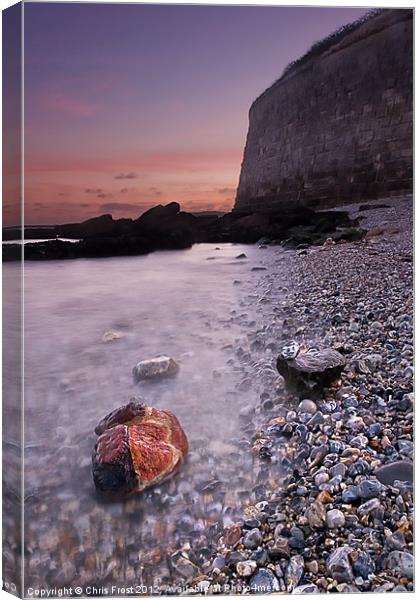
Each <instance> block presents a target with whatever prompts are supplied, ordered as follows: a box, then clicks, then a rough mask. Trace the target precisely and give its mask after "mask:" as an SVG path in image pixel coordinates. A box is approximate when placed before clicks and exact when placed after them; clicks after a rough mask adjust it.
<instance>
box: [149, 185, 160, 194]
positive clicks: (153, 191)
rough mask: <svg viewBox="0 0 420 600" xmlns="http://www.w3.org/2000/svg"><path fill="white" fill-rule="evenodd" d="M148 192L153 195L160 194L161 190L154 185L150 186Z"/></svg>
mask: <svg viewBox="0 0 420 600" xmlns="http://www.w3.org/2000/svg"><path fill="white" fill-rule="evenodd" d="M150 192H151V194H152V195H153V196H162V192H161V191H160V190H158V188H156V187H151V188H150Z"/></svg>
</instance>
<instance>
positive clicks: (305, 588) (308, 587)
mask: <svg viewBox="0 0 420 600" xmlns="http://www.w3.org/2000/svg"><path fill="white" fill-rule="evenodd" d="M319 593H320V592H319V588H318V587H317V586H316V585H315V584H314V583H305V584H304V585H298V586H297V587H295V589H294V590H293V591H292V594H319Z"/></svg>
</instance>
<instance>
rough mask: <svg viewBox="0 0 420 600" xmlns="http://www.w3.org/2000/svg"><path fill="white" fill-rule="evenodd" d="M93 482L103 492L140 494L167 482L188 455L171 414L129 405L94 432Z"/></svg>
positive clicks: (111, 415) (182, 435)
mask: <svg viewBox="0 0 420 600" xmlns="http://www.w3.org/2000/svg"><path fill="white" fill-rule="evenodd" d="M95 433H96V434H98V435H99V437H98V439H97V441H96V444H95V449H94V452H93V457H92V463H93V479H94V482H95V486H96V487H97V488H98V489H99V490H101V491H104V492H120V493H128V492H141V491H143V490H144V489H145V488H147V487H150V486H152V485H156V484H159V483H162V482H163V481H165V480H166V479H168V478H169V477H170V476H171V475H172V474H173V473H174V472H175V471H176V470H177V469H178V468H179V467H180V465H181V463H182V462H183V460H184V458H185V456H186V455H187V452H188V440H187V437H186V435H185V433H184V431H183V430H182V428H181V425H180V424H179V422H178V419H177V418H176V417H175V415H173V414H172V413H171V412H169V411H166V410H158V409H157V408H152V407H149V406H145V405H144V404H142V403H138V402H130V403H129V404H127V405H125V406H122V407H120V408H118V409H117V410H115V411H113V412H111V413H110V414H109V415H107V416H106V417H105V418H104V419H102V421H101V422H100V423H99V425H98V426H97V427H96V429H95Z"/></svg>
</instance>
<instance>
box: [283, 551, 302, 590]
mask: <svg viewBox="0 0 420 600" xmlns="http://www.w3.org/2000/svg"><path fill="white" fill-rule="evenodd" d="M304 564H305V563H304V560H303V556H301V555H300V554H296V555H295V556H292V558H291V559H290V561H289V564H288V565H287V568H286V577H285V579H286V586H287V591H288V592H291V591H292V590H293V589H294V588H295V587H296V586H297V585H298V583H299V582H300V580H301V579H302V575H303V569H304Z"/></svg>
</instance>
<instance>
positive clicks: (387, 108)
mask: <svg viewBox="0 0 420 600" xmlns="http://www.w3.org/2000/svg"><path fill="white" fill-rule="evenodd" d="M412 136H413V11H412V10H410V9H388V10H380V11H375V12H374V13H373V14H372V15H371V16H370V17H369V18H367V19H363V20H361V21H359V22H356V23H353V24H350V25H349V26H347V27H344V28H342V29H341V30H339V31H338V32H336V33H335V34H332V35H331V36H330V37H329V38H326V39H325V40H322V41H321V42H319V43H318V44H315V46H314V47H313V48H312V49H311V50H310V51H309V52H308V53H307V54H306V55H305V56H303V57H302V58H301V59H299V60H298V61H296V62H295V63H292V65H290V67H289V68H288V69H287V70H286V72H285V73H284V74H283V76H282V77H281V78H280V79H279V80H278V81H277V82H276V83H274V84H273V85H272V86H271V87H270V88H268V89H267V90H266V91H265V92H264V93H263V94H261V96H259V98H257V99H256V100H255V102H254V103H253V104H252V106H251V109H250V113H249V130H248V136H247V140H246V147H245V152H244V158H243V163H242V170H241V175H240V181H239V187H238V192H237V197H236V203H235V208H236V209H237V210H249V209H251V210H260V209H267V208H271V207H275V208H277V209H279V208H281V207H283V209H284V208H285V207H287V209H288V210H289V209H290V207H293V206H296V205H306V206H311V207H315V208H316V207H318V208H319V207H321V208H325V207H328V206H336V205H339V204H344V203H345V202H346V201H355V200H356V201H357V200H359V199H365V198H366V199H368V198H377V197H385V196H390V195H393V194H399V193H402V192H406V191H409V190H411V189H412V177H413V172H412V161H413V140H412Z"/></svg>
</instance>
